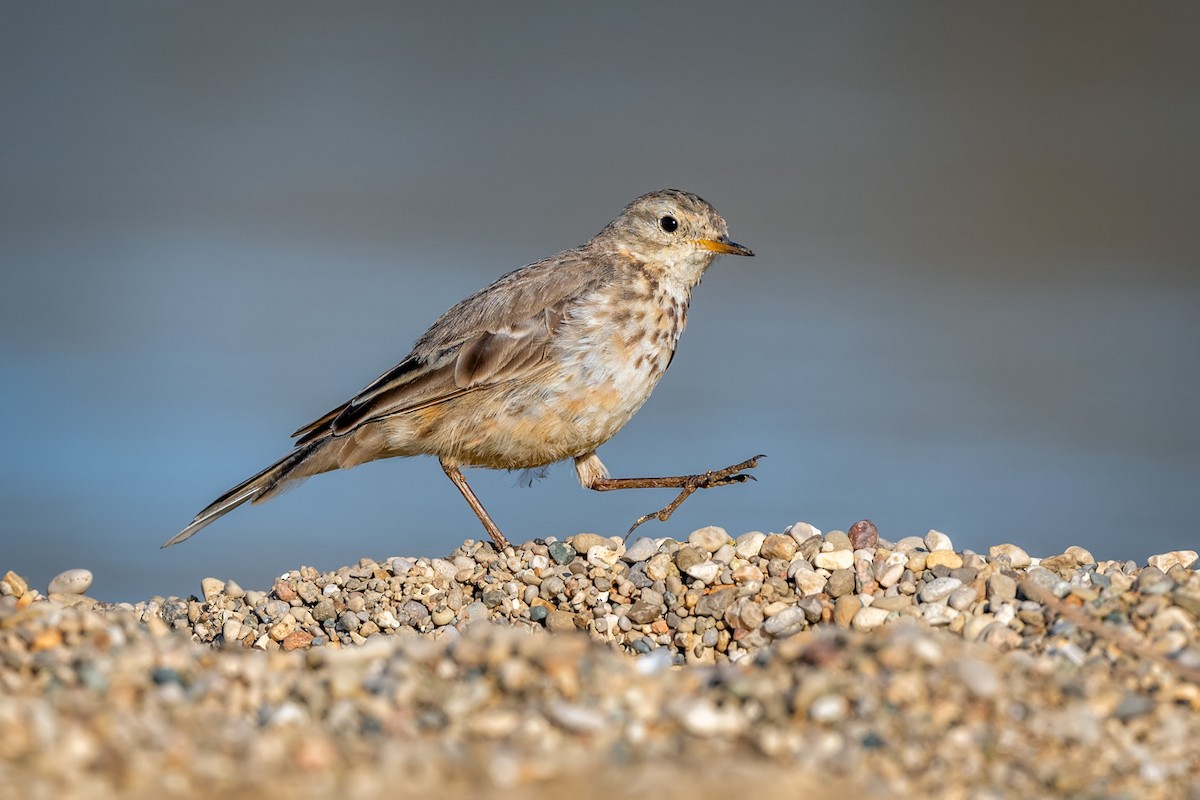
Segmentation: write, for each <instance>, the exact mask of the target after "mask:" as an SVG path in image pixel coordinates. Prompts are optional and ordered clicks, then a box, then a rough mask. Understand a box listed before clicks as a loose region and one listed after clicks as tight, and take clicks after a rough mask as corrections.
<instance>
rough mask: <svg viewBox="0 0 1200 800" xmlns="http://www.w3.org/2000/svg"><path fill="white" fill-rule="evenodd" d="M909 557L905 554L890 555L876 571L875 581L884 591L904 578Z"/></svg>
mask: <svg viewBox="0 0 1200 800" xmlns="http://www.w3.org/2000/svg"><path fill="white" fill-rule="evenodd" d="M907 563H908V557H907V556H905V555H904V554H903V553H889V554H888V557H887V558H886V559H884V560H883V561H882V562H881V563H880V564H879V566H877V567H876V570H875V581H876V582H877V583H878V584H879V585H880V586H882V587H883V588H884V589H888V588H891V587H892V586H895V585H896V584H897V583H899V582H900V578H902V577H903V576H904V569H905V565H906V564H907Z"/></svg>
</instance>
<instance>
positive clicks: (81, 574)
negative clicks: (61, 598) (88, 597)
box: [46, 569, 92, 594]
mask: <svg viewBox="0 0 1200 800" xmlns="http://www.w3.org/2000/svg"><path fill="white" fill-rule="evenodd" d="M91 586H92V573H91V572H90V571H88V570H86V569H68V570H65V571H63V572H60V573H58V574H57V575H55V576H54V577H53V578H52V579H51V581H50V585H49V586H48V587H47V589H46V591H47V592H49V593H50V594H83V593H84V592H86V591H87V590H88V589H90V588H91Z"/></svg>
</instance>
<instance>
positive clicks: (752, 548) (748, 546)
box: [733, 531, 767, 558]
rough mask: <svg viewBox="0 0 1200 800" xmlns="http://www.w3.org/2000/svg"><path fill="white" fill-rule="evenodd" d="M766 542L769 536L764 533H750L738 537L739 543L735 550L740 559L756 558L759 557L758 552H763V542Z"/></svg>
mask: <svg viewBox="0 0 1200 800" xmlns="http://www.w3.org/2000/svg"><path fill="white" fill-rule="evenodd" d="M766 540H767V535H766V534H765V533H763V532H762V531H749V532H748V533H743V534H742V535H741V536H739V537H737V543H736V544H735V545H734V548H733V549H734V551H735V552H736V553H737V554H738V556H739V557H740V558H754V557H755V556H756V555H758V551H759V550H762V546H763V542H765V541H766Z"/></svg>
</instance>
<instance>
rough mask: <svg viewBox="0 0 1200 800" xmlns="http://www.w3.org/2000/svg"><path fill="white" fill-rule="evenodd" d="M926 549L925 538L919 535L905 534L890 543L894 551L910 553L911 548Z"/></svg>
mask: <svg viewBox="0 0 1200 800" xmlns="http://www.w3.org/2000/svg"><path fill="white" fill-rule="evenodd" d="M918 549H920V550H928V549H929V548H927V547H925V540H924V539H922V538H921V537H920V536H905V537H904V538H903V539H901V540H900V541H898V542H896V543H895V544H894V545H892V551H893V552H896V553H905V554H908V553H911V552H912V551H913V550H918Z"/></svg>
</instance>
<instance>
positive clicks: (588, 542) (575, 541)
mask: <svg viewBox="0 0 1200 800" xmlns="http://www.w3.org/2000/svg"><path fill="white" fill-rule="evenodd" d="M567 544H569V545H571V547H573V548H575V552H577V553H586V552H587V551H588V550H591V549H592V548H593V547H595V546H596V545H601V546H602V547H607V548H610V549H613V548H614V547H615V545H614V543H613V540H612V539H609V538H608V537H607V536H601V535H600V534H598V533H577V534H575V535H574V536H568V537H567Z"/></svg>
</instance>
